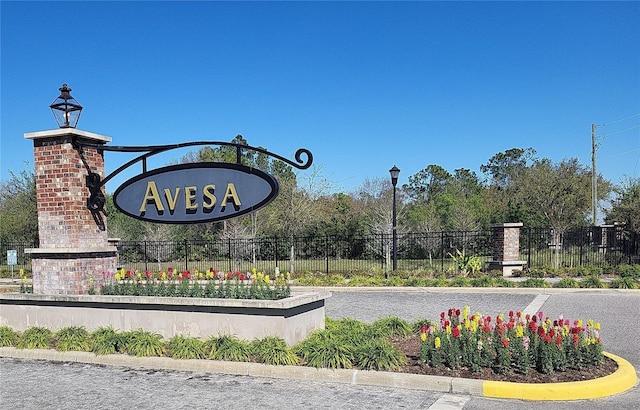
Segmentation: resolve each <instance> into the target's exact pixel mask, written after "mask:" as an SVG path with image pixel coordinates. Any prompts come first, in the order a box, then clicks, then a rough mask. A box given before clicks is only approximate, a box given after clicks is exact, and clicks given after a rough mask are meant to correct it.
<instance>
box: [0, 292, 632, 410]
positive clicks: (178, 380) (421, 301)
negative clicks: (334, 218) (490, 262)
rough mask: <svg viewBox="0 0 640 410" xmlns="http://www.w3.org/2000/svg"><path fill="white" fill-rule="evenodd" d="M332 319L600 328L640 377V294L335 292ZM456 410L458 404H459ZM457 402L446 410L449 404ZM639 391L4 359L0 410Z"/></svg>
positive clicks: (479, 405)
mask: <svg viewBox="0 0 640 410" xmlns="http://www.w3.org/2000/svg"><path fill="white" fill-rule="evenodd" d="M332 293H333V295H332V297H331V298H330V299H328V300H327V306H326V314H327V316H329V317H331V318H341V317H351V318H354V319H358V320H362V321H367V322H371V321H373V320H376V319H378V318H380V317H383V316H386V315H397V316H399V317H401V318H403V319H406V320H409V321H413V320H415V319H418V318H430V319H437V318H438V317H439V314H440V312H441V311H443V310H446V309H448V308H450V307H459V308H462V307H463V306H464V305H469V307H470V308H471V311H480V312H482V313H483V314H491V315H496V314H498V313H500V312H504V313H506V312H508V311H509V310H525V309H528V308H529V309H536V310H537V309H538V308H539V309H540V310H542V311H543V312H544V314H545V315H548V316H550V317H557V316H559V315H560V314H562V315H563V316H564V317H565V318H569V319H578V318H582V319H584V320H587V319H590V318H591V319H594V320H596V321H599V322H601V324H602V330H601V335H602V338H603V343H604V346H605V350H606V351H608V352H611V353H614V354H616V355H619V356H621V357H623V358H625V359H626V360H628V361H629V362H631V364H632V365H633V366H634V367H635V368H636V371H638V369H640V326H638V325H637V323H638V320H637V316H638V314H640V291H635V292H630V291H626V292H624V291H622V292H621V291H615V290H593V291H576V290H563V291H558V292H556V290H530V289H517V290H513V289H510V290H496V291H488V290H485V289H466V288H465V289H446V290H445V289H409V290H399V289H375V290H353V289H347V290H336V289H334V290H332ZM456 401H457V404H456V403H455V402H456ZM451 402H454V404H451V405H448V404H447V403H451ZM638 403H640V388H638V386H637V385H636V387H634V388H633V389H631V390H629V391H627V392H625V393H622V394H619V395H615V396H612V397H608V398H604V399H597V400H581V401H572V402H538V401H536V402H523V401H518V400H499V399H487V398H482V397H469V396H467V397H453V398H452V397H448V395H443V394H442V393H434V392H428V391H415V390H405V389H395V388H381V387H370V386H359V385H344V384H336V383H324V382H312V381H301V380H282V379H277V380H276V379H269V378H253V377H247V376H231V375H224V374H209V373H196V372H179V371H157V370H146V369H140V368H132V367H105V366H96V365H87V364H79V363H55V362H43V361H36V360H21V359H6V358H0V409H258V408H260V409H283V408H284V409H287V410H289V409H305V410H308V409H403V408H408V409H429V408H431V409H446V408H464V409H465V410H471V409H491V410H505V409H515V408H518V409H523V408H524V409H526V408H535V409H539V410H545V409H558V408H562V409H570V410H571V409H576V410H578V409H580V410H584V409H629V410H631V409H634V410H635V409H637V408H639V405H638Z"/></svg>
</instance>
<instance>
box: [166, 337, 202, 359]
mask: <svg viewBox="0 0 640 410" xmlns="http://www.w3.org/2000/svg"><path fill="white" fill-rule="evenodd" d="M167 349H168V354H169V357H173V358H174V359H204V358H205V357H206V354H205V348H204V342H203V341H202V340H199V339H196V338H193V337H186V336H183V335H175V336H173V337H172V338H171V339H169V341H168V342H167Z"/></svg>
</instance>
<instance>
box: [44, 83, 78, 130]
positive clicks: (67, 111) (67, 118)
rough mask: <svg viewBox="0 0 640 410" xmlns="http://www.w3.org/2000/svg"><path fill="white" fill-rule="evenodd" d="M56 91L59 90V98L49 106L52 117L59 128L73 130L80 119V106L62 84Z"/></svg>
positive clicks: (68, 89)
mask: <svg viewBox="0 0 640 410" xmlns="http://www.w3.org/2000/svg"><path fill="white" fill-rule="evenodd" d="M58 90H60V96H58V98H56V99H55V100H53V102H52V103H51V105H50V106H49V108H51V112H53V117H54V118H55V119H56V122H57V123H58V126H59V127H60V128H75V127H76V125H78V120H79V119H80V113H81V112H82V106H81V105H80V103H79V102H78V101H76V99H75V98H73V97H72V96H71V88H69V87H68V86H67V85H66V84H62V87H60V88H59V89H58Z"/></svg>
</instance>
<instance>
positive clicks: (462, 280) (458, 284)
mask: <svg viewBox="0 0 640 410" xmlns="http://www.w3.org/2000/svg"><path fill="white" fill-rule="evenodd" d="M449 286H453V287H454V288H467V287H469V286H471V280H470V279H469V278H466V277H463V276H458V277H455V278H453V279H451V280H450V281H449Z"/></svg>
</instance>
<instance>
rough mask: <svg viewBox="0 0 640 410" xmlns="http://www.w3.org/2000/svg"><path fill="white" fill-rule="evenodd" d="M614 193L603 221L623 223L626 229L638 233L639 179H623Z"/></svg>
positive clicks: (639, 228) (639, 210) (639, 218)
mask: <svg viewBox="0 0 640 410" xmlns="http://www.w3.org/2000/svg"><path fill="white" fill-rule="evenodd" d="M614 193H615V198H614V199H613V201H612V203H611V209H609V210H608V211H607V213H606V217H605V221H606V222H607V223H609V224H613V223H623V224H625V227H626V228H627V229H629V230H631V231H633V232H640V178H629V177H627V178H625V179H624V180H623V181H622V183H621V184H620V185H618V186H616V187H615V188H614Z"/></svg>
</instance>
